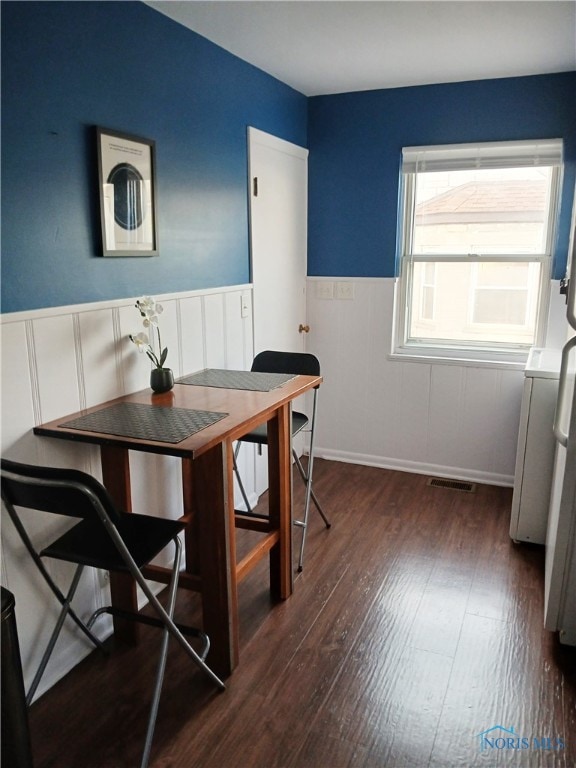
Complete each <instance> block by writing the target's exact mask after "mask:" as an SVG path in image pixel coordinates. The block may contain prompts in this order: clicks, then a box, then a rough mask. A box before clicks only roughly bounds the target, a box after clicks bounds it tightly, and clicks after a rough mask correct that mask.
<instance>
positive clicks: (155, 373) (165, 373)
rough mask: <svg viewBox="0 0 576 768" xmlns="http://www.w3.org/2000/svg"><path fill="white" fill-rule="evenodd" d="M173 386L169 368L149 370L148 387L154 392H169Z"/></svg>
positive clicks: (172, 375)
mask: <svg viewBox="0 0 576 768" xmlns="http://www.w3.org/2000/svg"><path fill="white" fill-rule="evenodd" d="M173 386H174V374H173V373H172V369H171V368H153V369H152V371H151V372H150V387H151V389H152V390H153V391H154V392H158V393H160V392H169V391H170V390H171V389H172V387H173Z"/></svg>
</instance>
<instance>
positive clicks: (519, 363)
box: [387, 350, 528, 371]
mask: <svg viewBox="0 0 576 768" xmlns="http://www.w3.org/2000/svg"><path fill="white" fill-rule="evenodd" d="M387 358H388V360H391V361H393V362H402V363H421V364H422V363H426V364H428V365H458V366H461V367H469V368H495V369H501V370H506V371H523V370H524V368H525V367H526V361H527V360H528V351H526V352H525V353H522V354H520V355H515V359H514V360H510V359H504V358H503V357H502V356H498V357H493V358H490V357H489V356H482V357H474V355H473V353H472V352H471V351H470V350H468V351H467V352H466V353H463V354H462V356H459V355H451V354H450V351H448V350H446V351H445V352H439V353H438V354H430V353H427V352H419V351H417V350H407V351H399V350H394V351H393V352H390V353H389V354H388V355H387Z"/></svg>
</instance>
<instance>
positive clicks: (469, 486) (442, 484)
mask: <svg viewBox="0 0 576 768" xmlns="http://www.w3.org/2000/svg"><path fill="white" fill-rule="evenodd" d="M428 485H431V486H433V487H434V488H450V489H451V490H452V491H463V492H464V493H474V492H475V490H476V484H475V483H467V482H466V481H464V480H446V478H444V477H431V478H429V480H428Z"/></svg>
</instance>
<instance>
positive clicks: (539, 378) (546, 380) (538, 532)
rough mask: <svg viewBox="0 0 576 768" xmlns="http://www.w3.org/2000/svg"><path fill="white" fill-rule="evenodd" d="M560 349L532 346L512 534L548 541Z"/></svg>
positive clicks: (523, 538)
mask: <svg viewBox="0 0 576 768" xmlns="http://www.w3.org/2000/svg"><path fill="white" fill-rule="evenodd" d="M559 371H560V350H555V349H537V348H535V349H532V350H531V352H530V356H529V358H528V363H527V365H526V370H525V380H524V391H523V395H522V408H521V411H520V430H519V434H518V451H517V454H516V471H515V475H514V494H513V496H512V514H511V519H510V536H511V538H512V539H514V541H528V542H531V543H533V544H545V543H546V527H547V523H548V508H549V505H550V490H551V484H552V472H553V467H554V454H555V448H556V443H555V440H554V433H553V423H554V409H555V407H556V398H557V395H558V376H559Z"/></svg>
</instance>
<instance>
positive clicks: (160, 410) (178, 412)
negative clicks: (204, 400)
mask: <svg viewBox="0 0 576 768" xmlns="http://www.w3.org/2000/svg"><path fill="white" fill-rule="evenodd" d="M225 416H228V414H227V413H218V412H216V411H195V410H192V409H190V408H170V407H168V406H162V405H147V404H146V403H117V404H116V405H111V406H109V407H108V408H103V409H102V410H101V411H96V412H95V413H88V414H87V415H86V416H79V417H78V418H76V419H72V420H71V421H65V422H64V423H63V424H60V425H59V426H61V427H68V428H69V429H82V430H84V431H85V432H102V433H103V434H106V435H117V436H119V437H134V438H137V439H138V440H155V441H157V442H160V443H179V442H181V441H182V440H184V439H185V438H187V437H190V435H193V434H195V433H196V432H200V430H201V429H204V428H205V427H209V426H210V425H211V424H215V423H216V422H217V421H220V419H223V418H224V417H225Z"/></svg>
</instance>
